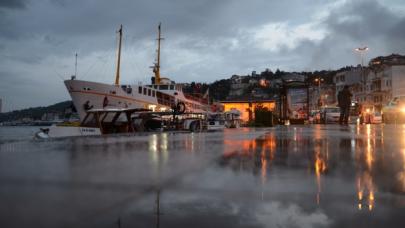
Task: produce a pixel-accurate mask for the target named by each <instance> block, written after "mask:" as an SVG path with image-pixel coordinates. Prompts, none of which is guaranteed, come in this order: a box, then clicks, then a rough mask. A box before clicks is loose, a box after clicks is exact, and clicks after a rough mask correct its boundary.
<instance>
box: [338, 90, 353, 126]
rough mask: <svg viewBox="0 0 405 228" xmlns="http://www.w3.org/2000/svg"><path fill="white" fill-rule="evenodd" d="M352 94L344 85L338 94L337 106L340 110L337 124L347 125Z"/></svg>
mask: <svg viewBox="0 0 405 228" xmlns="http://www.w3.org/2000/svg"><path fill="white" fill-rule="evenodd" d="M352 96H353V95H352V93H351V92H350V90H349V86H347V85H345V86H344V87H343V89H342V90H341V91H339V93H338V97H337V98H338V106H339V108H340V117H339V124H348V123H349V115H350V105H351V103H352Z"/></svg>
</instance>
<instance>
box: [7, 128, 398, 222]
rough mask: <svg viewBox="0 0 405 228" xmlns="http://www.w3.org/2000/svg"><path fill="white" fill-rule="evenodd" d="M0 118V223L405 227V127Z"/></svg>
mask: <svg viewBox="0 0 405 228" xmlns="http://www.w3.org/2000/svg"><path fill="white" fill-rule="evenodd" d="M36 129H38V128H0V135H1V136H0V137H1V143H0V181H1V185H0V202H1V203H0V216H1V218H0V226H1V227H119V226H120V227H190V226H192V227H405V220H404V219H403V215H404V214H405V194H404V193H405V127H402V126H383V125H381V126H380V125H372V126H370V125H368V126H366V125H364V126H358V127H356V126H350V127H341V126H336V125H327V126H322V125H317V126H296V127H294V126H289V127H277V128H269V129H236V130H231V129H229V130H226V131H224V132H214V133H196V134H195V133H194V134H191V133H190V134H189V133H181V134H180V133H177V134H173V133H158V134H139V135H135V136H110V137H89V138H84V137H82V138H65V139H58V140H46V141H35V140H32V139H31V138H32V133H33V132H35V131H36Z"/></svg>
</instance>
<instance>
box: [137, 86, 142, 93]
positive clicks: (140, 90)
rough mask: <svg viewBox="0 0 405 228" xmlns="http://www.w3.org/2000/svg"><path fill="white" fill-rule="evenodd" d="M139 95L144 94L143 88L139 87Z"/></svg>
mask: <svg viewBox="0 0 405 228" xmlns="http://www.w3.org/2000/svg"><path fill="white" fill-rule="evenodd" d="M138 93H139V94H142V87H141V86H139V87H138Z"/></svg>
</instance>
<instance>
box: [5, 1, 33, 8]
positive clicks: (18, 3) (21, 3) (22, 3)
mask: <svg viewBox="0 0 405 228" xmlns="http://www.w3.org/2000/svg"><path fill="white" fill-rule="evenodd" d="M26 3H27V0H0V9H1V8H10V9H18V8H20V9H21V8H25V6H26Z"/></svg>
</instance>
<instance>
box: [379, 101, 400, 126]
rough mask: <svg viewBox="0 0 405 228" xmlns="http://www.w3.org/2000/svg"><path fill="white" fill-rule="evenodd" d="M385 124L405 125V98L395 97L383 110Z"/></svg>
mask: <svg viewBox="0 0 405 228" xmlns="http://www.w3.org/2000/svg"><path fill="white" fill-rule="evenodd" d="M382 121H383V122H384V123H405V96H398V97H394V98H393V99H392V100H391V101H390V102H389V103H388V104H387V105H386V106H384V107H383V108H382Z"/></svg>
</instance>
